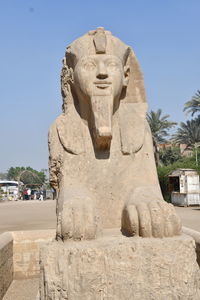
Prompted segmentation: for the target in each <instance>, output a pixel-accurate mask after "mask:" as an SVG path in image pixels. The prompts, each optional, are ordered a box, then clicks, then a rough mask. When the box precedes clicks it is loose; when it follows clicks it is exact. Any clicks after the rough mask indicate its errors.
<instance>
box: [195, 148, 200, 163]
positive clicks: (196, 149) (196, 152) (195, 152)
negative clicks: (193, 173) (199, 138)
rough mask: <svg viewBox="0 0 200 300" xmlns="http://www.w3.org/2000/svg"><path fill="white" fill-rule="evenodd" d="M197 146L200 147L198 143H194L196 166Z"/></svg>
mask: <svg viewBox="0 0 200 300" xmlns="http://www.w3.org/2000/svg"><path fill="white" fill-rule="evenodd" d="M198 147H200V143H194V148H195V157H196V167H198V154H197V148H198Z"/></svg>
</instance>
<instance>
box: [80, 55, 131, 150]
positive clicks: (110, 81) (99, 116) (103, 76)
mask: <svg viewBox="0 0 200 300" xmlns="http://www.w3.org/2000/svg"><path fill="white" fill-rule="evenodd" d="M126 83H127V76H126V72H125V71H124V67H123V65H122V62H121V60H120V59H119V58H118V57H116V56H114V55H106V54H98V55H91V56H85V57H83V58H81V59H80V60H79V61H78V63H77V65H76V67H75V69H74V87H75V90H76V92H77V95H78V98H79V101H82V102H84V103H85V105H87V104H89V106H90V111H91V116H92V118H91V119H92V132H93V136H94V139H95V144H96V147H97V148H99V149H109V147H110V142H111V139H112V115H113V109H114V107H115V105H117V104H118V101H119V99H120V95H121V92H122V88H123V87H124V86H125V85H126ZM90 123H91V122H90Z"/></svg>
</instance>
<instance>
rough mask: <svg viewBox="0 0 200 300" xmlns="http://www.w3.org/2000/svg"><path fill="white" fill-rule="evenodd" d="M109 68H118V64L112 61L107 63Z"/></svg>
mask: <svg viewBox="0 0 200 300" xmlns="http://www.w3.org/2000/svg"><path fill="white" fill-rule="evenodd" d="M107 66H108V67H109V68H113V69H114V68H116V67H117V66H118V64H117V63H116V62H115V61H110V62H108V63H107Z"/></svg>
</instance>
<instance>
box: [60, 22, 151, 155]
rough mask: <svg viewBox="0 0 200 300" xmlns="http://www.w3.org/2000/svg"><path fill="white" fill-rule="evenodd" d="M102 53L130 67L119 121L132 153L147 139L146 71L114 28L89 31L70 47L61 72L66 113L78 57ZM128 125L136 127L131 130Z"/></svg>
mask: <svg viewBox="0 0 200 300" xmlns="http://www.w3.org/2000/svg"><path fill="white" fill-rule="evenodd" d="M101 54H107V55H114V56H117V57H118V58H119V59H120V60H121V62H122V65H123V66H128V67H129V69H130V74H129V83H128V86H127V88H126V93H125V95H123V97H122V99H121V102H120V106H119V122H120V132H121V145H122V152H123V153H124V154H131V153H134V152H137V151H138V150H139V149H140V148H141V147H142V145H143V139H144V134H141V133H142V132H144V130H145V118H146V111H147V104H146V95H145V89H144V80H143V75H142V72H141V70H140V67H139V64H138V61H137V59H136V56H135V54H134V52H133V50H132V49H131V47H129V46H127V45H126V44H125V43H123V42H122V41H120V40H119V39H118V38H116V37H115V36H113V35H112V33H111V32H110V31H107V30H104V28H103V27H99V28H97V29H96V30H92V31H89V32H88V33H86V34H85V35H83V36H82V37H80V38H78V39H77V40H75V41H74V42H73V43H71V44H70V45H69V46H68V47H67V49H66V53H65V57H64V59H63V68H62V73H61V90H62V96H63V112H64V114H66V112H67V111H68V110H69V105H70V104H73V97H72V93H71V86H70V85H71V83H72V82H73V70H74V68H75V66H76V64H77V62H78V60H79V59H81V58H82V57H85V56H90V55H101ZM70 110H71V109H70ZM127 126H129V128H130V127H131V128H132V130H133V131H131V130H130V129H129V130H127ZM141 127H142V128H141ZM133 132H134V133H135V134H134V138H133ZM129 133H130V136H129ZM72 152H73V151H72Z"/></svg>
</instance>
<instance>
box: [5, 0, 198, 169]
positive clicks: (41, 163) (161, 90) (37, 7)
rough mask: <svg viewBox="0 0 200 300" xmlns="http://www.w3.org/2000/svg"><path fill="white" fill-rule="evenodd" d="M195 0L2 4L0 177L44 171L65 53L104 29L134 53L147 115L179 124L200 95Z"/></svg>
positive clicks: (13, 0)
mask: <svg viewBox="0 0 200 300" xmlns="http://www.w3.org/2000/svg"><path fill="white" fill-rule="evenodd" d="M199 14H200V1H199V0H166V1H164V0H151V1H150V0H124V1H122V0H101V1H96V0H84V1H83V0H74V1H72V0H69V1H67V0H0V104H1V105H0V128H1V134H0V172H3V171H6V170H7V169H8V168H9V167H11V166H14V167H15V166H31V167H33V168H35V169H37V170H40V169H42V168H47V165H48V149H47V132H48V128H49V126H50V124H51V123H52V122H53V120H54V119H55V118H56V117H57V116H58V115H59V114H60V112H61V103H62V100H61V95H60V70H61V60H62V57H63V55H64V52H65V47H66V46H67V45H68V44H69V43H71V42H72V41H73V40H74V39H75V38H77V37H79V36H81V35H82V34H84V33H85V32H87V31H89V30H91V29H95V28H96V27H98V26H103V27H105V28H106V29H108V30H110V31H112V33H113V34H114V35H116V36H117V37H119V38H120V39H122V40H123V41H124V42H125V43H127V44H129V45H130V46H132V47H133V49H134V50H135V52H136V55H137V57H138V59H139V62H140V65H141V68H142V70H143V73H144V78H145V87H146V92H147V97H148V103H149V108H150V109H152V110H157V109H158V108H161V109H162V110H163V112H164V113H165V114H170V116H171V120H173V121H177V122H180V121H185V120H186V117H185V115H184V113H183V112H182V110H183V105H184V103H185V102H186V101H187V100H189V99H190V98H191V97H192V96H193V95H194V94H195V92H196V91H197V89H200V35H199V33H200V17H199Z"/></svg>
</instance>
